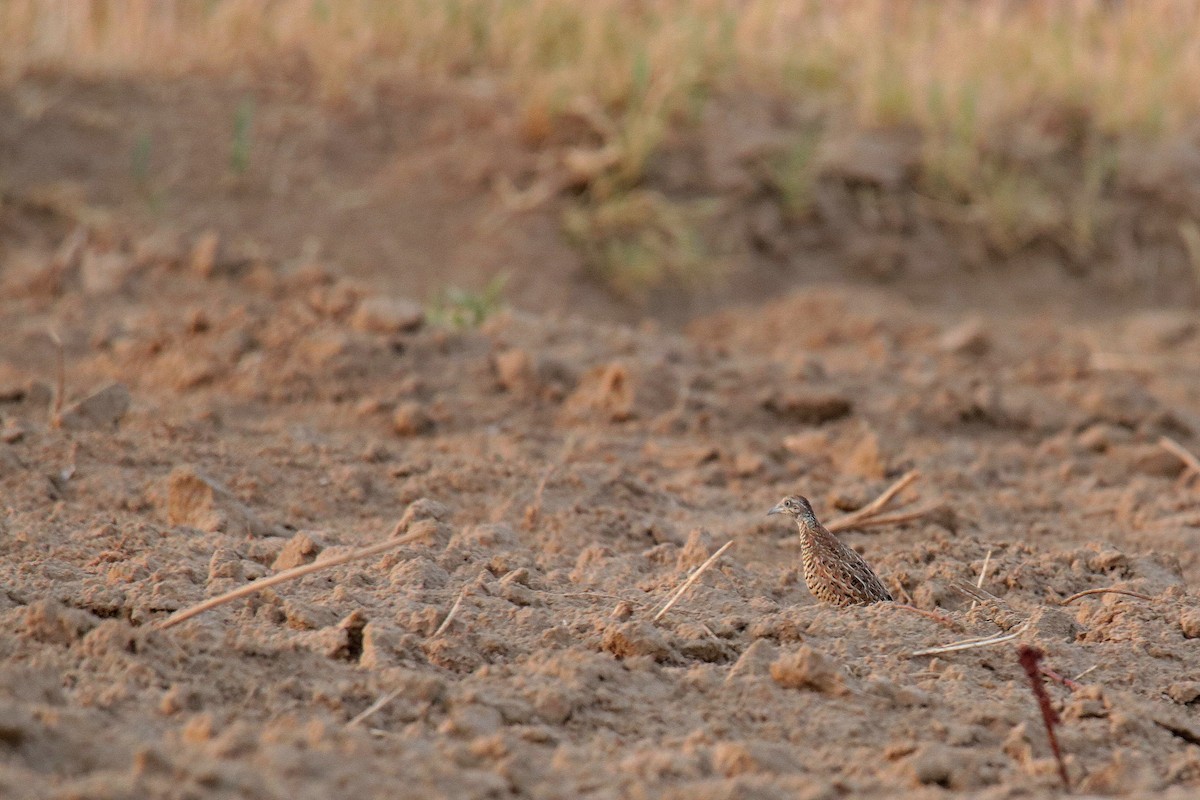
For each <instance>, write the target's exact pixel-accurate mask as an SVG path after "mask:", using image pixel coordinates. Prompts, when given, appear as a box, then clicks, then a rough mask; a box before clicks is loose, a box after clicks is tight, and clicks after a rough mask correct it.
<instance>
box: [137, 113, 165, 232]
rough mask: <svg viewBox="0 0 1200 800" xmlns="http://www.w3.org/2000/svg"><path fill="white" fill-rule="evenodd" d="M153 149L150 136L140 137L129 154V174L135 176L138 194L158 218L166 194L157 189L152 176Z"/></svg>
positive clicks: (143, 134)
mask: <svg viewBox="0 0 1200 800" xmlns="http://www.w3.org/2000/svg"><path fill="white" fill-rule="evenodd" d="M153 149H154V147H153V140H152V139H151V138H150V134H148V133H142V134H141V135H139V136H138V137H137V139H136V140H135V141H134V143H133V149H132V151H130V154H129V172H130V174H131V175H132V176H133V182H134V184H136V186H137V191H138V193H139V194H140V195H141V196H142V199H143V200H145V201H146V205H147V207H149V209H150V212H151V213H152V214H154V215H156V216H157V215H160V214H161V213H162V211H163V200H164V197H163V195H164V192H163V190H162V189H159V188H157V187H155V185H154V180H153V175H152V174H151V168H150V162H151V156H152V153H153Z"/></svg>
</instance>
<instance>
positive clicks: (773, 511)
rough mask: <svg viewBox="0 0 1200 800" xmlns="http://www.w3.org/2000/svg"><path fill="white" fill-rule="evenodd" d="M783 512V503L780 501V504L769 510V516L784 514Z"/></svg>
mask: <svg viewBox="0 0 1200 800" xmlns="http://www.w3.org/2000/svg"><path fill="white" fill-rule="evenodd" d="M782 513H783V503H780V504H779V505H777V506H775V507H774V508H772V509H771V510H770V511H768V512H767V516H768V517H773V516H775V515H776V514H782Z"/></svg>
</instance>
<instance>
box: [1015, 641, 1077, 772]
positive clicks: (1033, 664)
mask: <svg viewBox="0 0 1200 800" xmlns="http://www.w3.org/2000/svg"><path fill="white" fill-rule="evenodd" d="M1044 656H1045V653H1043V652H1042V651H1041V650H1039V649H1037V648H1036V647H1030V646H1029V645H1025V644H1023V645H1021V647H1020V648H1019V649H1018V650H1017V657H1018V659H1019V660H1020V662H1021V667H1022V668H1023V669H1024V670H1025V674H1026V675H1027V676H1029V687H1030V688H1031V689H1032V690H1033V696H1034V697H1035V698H1037V703H1038V708H1039V709H1040V710H1041V712H1042V723H1043V724H1044V725H1045V726H1046V738H1047V739H1049V740H1050V750H1051V752H1053V753H1054V760H1055V761H1056V762H1057V763H1058V777H1059V778H1061V779H1062V783H1063V788H1065V789H1066V790H1067V791H1068V792H1069V791H1071V781H1070V779H1069V778H1068V777H1067V765H1066V764H1065V763H1064V762H1063V757H1062V750H1061V749H1059V746H1058V737H1057V736H1055V735H1054V726H1055V725H1058V724H1059V723H1060V720H1059V718H1058V714H1056V713H1054V707H1053V706H1051V705H1050V695H1049V694H1047V692H1046V685H1045V684H1044V683H1042V671H1041V670H1042V668H1041V661H1042V658H1043V657H1044Z"/></svg>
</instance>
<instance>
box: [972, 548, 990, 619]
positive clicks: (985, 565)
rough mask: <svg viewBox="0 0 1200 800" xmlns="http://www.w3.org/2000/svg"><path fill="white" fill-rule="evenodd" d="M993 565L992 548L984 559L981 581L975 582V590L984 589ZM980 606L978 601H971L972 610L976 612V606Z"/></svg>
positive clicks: (980, 569) (980, 572) (980, 573)
mask: <svg viewBox="0 0 1200 800" xmlns="http://www.w3.org/2000/svg"><path fill="white" fill-rule="evenodd" d="M991 563H992V548H990V547H989V548H988V551H987V555H986V556H984V557H983V566H982V567H980V568H979V580H977V581H975V588H976V589H982V588H983V581H984V579H985V578H987V571H988V566H990V565H991ZM978 604H979V601H978V600H972V601H971V610H972V611H974V610H975V606H976V605H978Z"/></svg>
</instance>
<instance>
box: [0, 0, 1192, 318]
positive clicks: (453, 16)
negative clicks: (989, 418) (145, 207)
mask: <svg viewBox="0 0 1200 800" xmlns="http://www.w3.org/2000/svg"><path fill="white" fill-rule="evenodd" d="M1198 34H1200V4H1197V3H1194V2H1182V1H1180V0H1136V2H1133V1H1130V2H1121V1H1120V0H1107V1H1102V0H1071V1H1070V2H1050V1H1049V0H1046V1H1043V2H1039V1H1037V0H972V1H971V2H959V1H955V0H859V1H857V2H848V1H841V2H839V1H838V0H830V1H820V0H591V1H590V2H585V3H581V2H573V0H273V1H271V0H0V74H2V75H3V79H4V81H5V82H6V84H7V85H9V86H13V85H16V84H18V83H19V82H20V81H22V80H23V79H25V78H26V77H27V76H31V75H34V76H36V75H39V74H45V73H47V72H51V71H52V72H54V73H56V74H69V75H73V76H77V77H80V78H87V79H93V80H95V79H110V78H128V77H141V78H145V77H146V76H152V77H154V78H157V79H164V80H167V79H172V78H176V77H179V76H183V75H188V74H197V73H201V74H210V75H211V74H225V75H237V76H241V78H242V79H243V80H249V81H253V80H258V79H262V80H268V79H273V78H279V77H281V76H282V77H287V76H289V75H295V74H302V75H303V76H304V80H305V81H306V82H307V83H308V85H310V86H311V87H312V99H313V102H314V103H319V104H323V105H325V106H327V107H335V108H336V107H340V106H351V107H352V106H354V105H355V104H360V105H361V104H363V103H365V102H366V101H365V100H363V98H365V97H369V96H370V95H372V93H374V92H377V91H379V89H380V87H381V86H384V85H388V84H389V83H393V82H396V81H414V80H415V81H421V82H427V83H436V84H438V85H442V84H461V85H466V86H476V85H478V84H479V83H480V82H486V83H487V85H488V86H489V87H493V88H494V90H495V92H496V96H497V97H500V98H502V100H501V101H498V102H503V103H504V104H505V105H506V107H508V108H511V109H512V114H513V115H514V117H515V119H516V123H517V128H518V129H519V131H520V135H521V138H522V141H523V142H524V144H525V146H527V147H528V148H530V149H531V150H534V151H538V152H544V153H551V154H552V158H551V159H550V160H549V161H546V162H542V163H548V164H551V166H549V167H546V168H545V169H542V170H541V171H539V172H538V174H536V175H535V176H534V177H533V178H532V179H530V180H529V181H527V182H526V184H525V185H524V186H523V187H522V188H521V189H517V188H515V187H509V188H510V190H511V191H509V192H508V194H507V195H506V202H507V203H508V205H509V206H517V207H520V208H526V207H535V206H539V205H541V204H547V203H549V204H556V205H553V207H554V209H555V214H556V215H557V219H558V223H559V230H560V233H561V235H562V236H563V237H564V239H565V241H567V242H569V243H570V246H572V247H573V248H575V251H576V252H577V253H578V254H579V257H580V258H581V260H582V263H583V265H584V267H585V268H586V269H587V270H588V271H589V272H590V274H592V275H594V276H596V277H598V278H599V279H600V280H601V281H602V282H603V283H604V284H605V285H607V286H608V287H610V289H611V290H612V291H613V292H615V293H616V294H618V295H620V296H622V297H627V298H633V299H636V298H639V297H644V296H646V295H647V293H652V292H654V291H655V290H659V289H661V288H662V287H664V286H703V285H712V284H713V283H714V282H717V283H719V282H720V281H722V280H726V281H727V280H729V276H730V275H731V274H736V268H735V267H732V266H731V264H734V263H736V262H738V261H739V259H740V260H742V261H744V260H745V259H746V258H760V259H768V260H770V259H771V258H776V259H777V260H778V259H779V258H782V259H783V260H786V258H787V255H788V254H791V253H794V252H796V251H797V250H802V249H804V248H805V247H812V246H817V245H820V246H822V247H824V246H826V245H828V244H829V242H830V240H831V238H833V239H840V240H842V245H844V246H843V247H842V248H841V250H839V252H841V253H842V256H841V257H842V258H844V259H845V260H847V261H848V263H849V262H854V263H858V264H859V265H860V267H861V269H862V270H865V272H866V273H869V274H870V275H872V276H874V277H876V278H883V279H888V278H893V277H901V278H902V277H903V275H904V273H905V271H906V270H909V271H911V270H912V269H913V266H912V265H913V264H914V263H916V262H918V261H920V260H921V258H922V253H927V252H930V251H938V252H950V253H952V254H953V255H952V257H948V258H947V262H946V265H944V266H945V269H951V270H953V269H956V268H965V269H968V270H989V269H996V268H1000V267H1003V266H1004V265H1005V264H1006V263H1007V262H1008V261H1011V260H1013V259H1019V258H1021V257H1024V256H1028V255H1029V254H1030V253H1033V254H1038V255H1039V256H1040V257H1044V258H1049V259H1052V260H1054V261H1055V263H1057V264H1059V265H1060V266H1061V268H1062V270H1063V271H1064V273H1066V274H1071V275H1077V276H1087V277H1095V278H1096V279H1097V280H1099V281H1101V282H1104V283H1105V284H1106V285H1109V286H1111V287H1115V288H1116V289H1119V290H1128V289H1130V288H1137V289H1139V290H1144V292H1145V293H1147V296H1150V295H1153V296H1156V297H1159V298H1160V299H1161V298H1164V297H1170V298H1173V299H1179V298H1181V297H1183V298H1188V299H1190V298H1194V297H1195V293H1196V287H1197V283H1198V282H1200V227H1198V225H1197V220H1200V164H1198V163H1197V162H1198V161H1200V157H1198V153H1200V150H1198V136H1200V126H1198V124H1197V123H1198V121H1200V35H1198ZM255 113H256V107H255V105H254V104H253V103H252V102H250V101H244V102H242V103H241V104H240V105H239V106H238V108H237V111H236V114H235V118H234V120H233V121H232V122H231V123H230V125H231V128H232V130H233V134H232V142H231V144H230V146H229V151H228V152H229V155H228V161H229V164H230V169H231V171H232V172H234V173H239V174H240V173H243V172H246V171H247V170H249V169H251V168H252V163H251V159H252V154H251V152H252V150H251V137H252V136H253V130H254V124H255ZM714 131H716V132H715V133H714ZM139 147H140V148H141V150H142V151H143V152H142V155H141V156H140V157H139V155H138V153H139V150H138V149H137V148H135V150H134V154H133V167H132V169H133V170H134V171H135V172H137V171H138V170H141V171H142V172H143V173H144V172H145V171H146V167H145V163H144V162H145V161H146V160H147V159H146V154H145V152H144V151H145V150H148V149H149V147H150V145H149V144H148V143H142V144H140V145H139ZM139 158H140V159H141V160H140V161H139ZM726 162H728V165H730V169H725V166H726ZM681 164H682V165H683V166H680V165H681ZM730 170H732V172H731V171H730ZM730 174H732V175H733V177H729V175H730ZM681 176H682V177H681ZM143 177H144V176H143ZM814 230H816V231H819V232H820V235H819V236H816V237H815V238H814V237H813V236H812V235H810V234H811V233H812V231H814ZM814 242H816V244H815V245H814ZM913 243H917V244H915V245H914V244H913ZM914 248H915V249H914ZM922 248H923V249H922ZM747 253H748V254H749V255H746V254H747ZM781 254H782V255H781ZM856 259H857V261H856ZM863 265H865V266H863ZM731 271H732V272H731Z"/></svg>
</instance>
